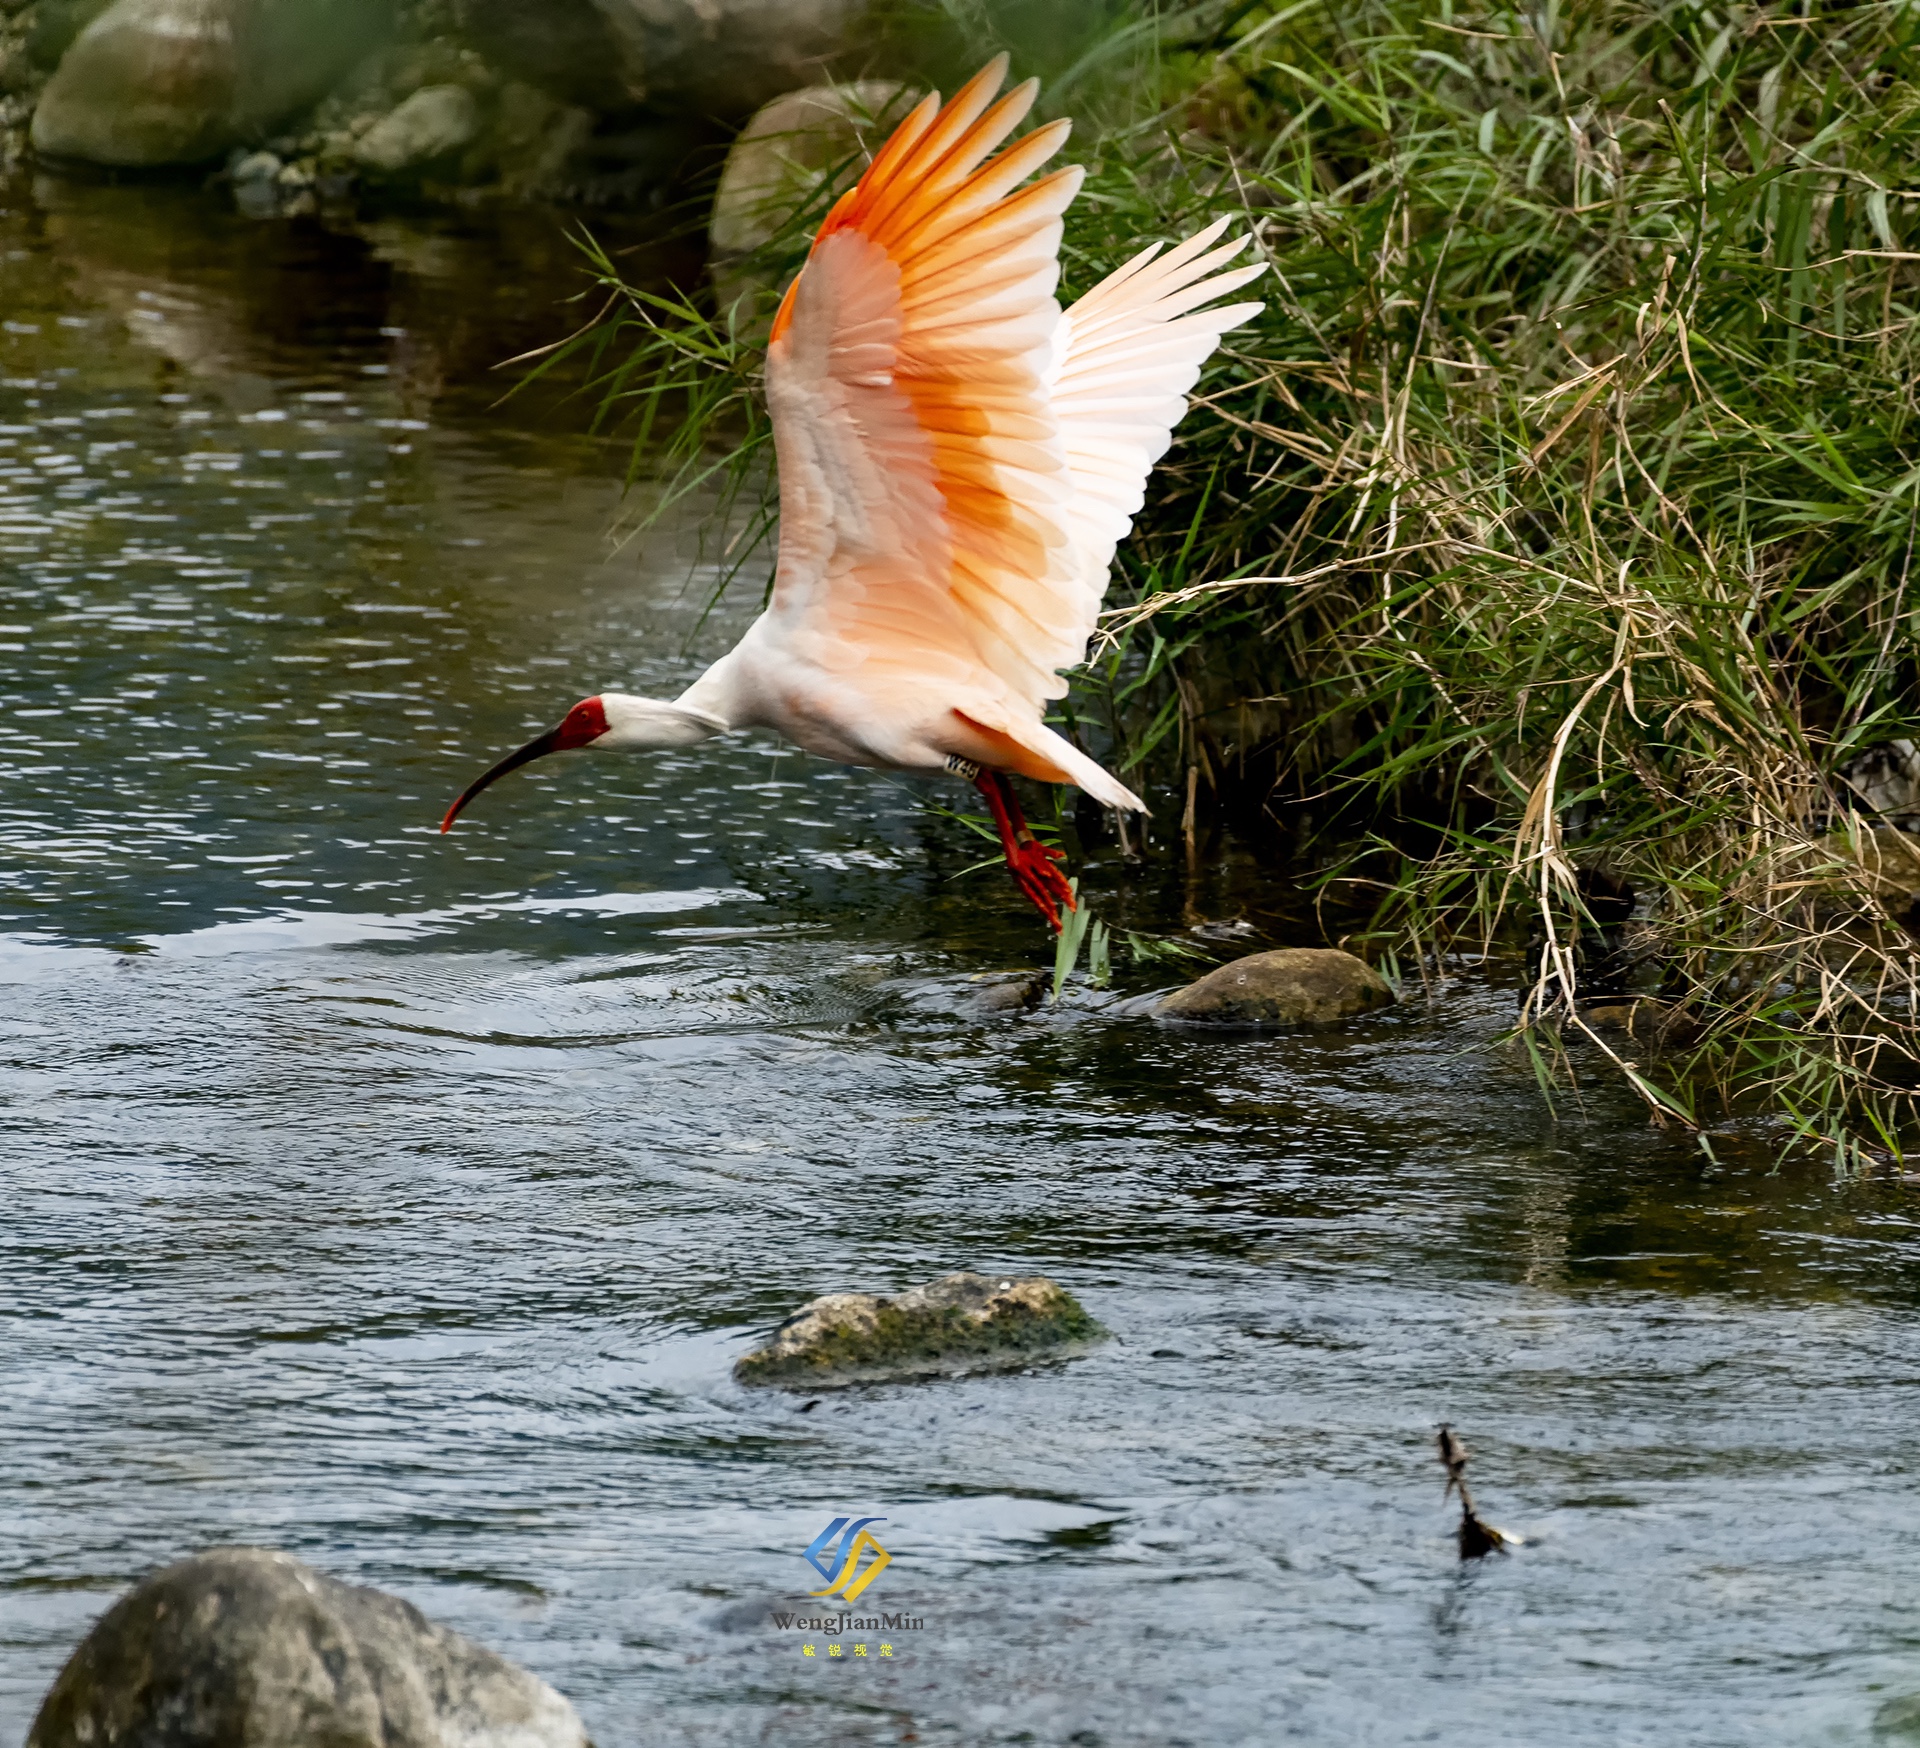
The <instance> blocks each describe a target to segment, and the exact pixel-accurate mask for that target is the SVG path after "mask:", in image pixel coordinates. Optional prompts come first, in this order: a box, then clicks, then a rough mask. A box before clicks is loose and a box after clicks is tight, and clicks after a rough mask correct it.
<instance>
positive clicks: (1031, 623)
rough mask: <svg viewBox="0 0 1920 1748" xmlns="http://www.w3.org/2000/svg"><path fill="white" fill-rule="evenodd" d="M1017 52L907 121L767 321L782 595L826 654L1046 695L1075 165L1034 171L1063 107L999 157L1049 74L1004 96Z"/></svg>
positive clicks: (779, 606) (1059, 559) (1058, 535)
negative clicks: (1066, 244) (1066, 262)
mask: <svg viewBox="0 0 1920 1748" xmlns="http://www.w3.org/2000/svg"><path fill="white" fill-rule="evenodd" d="M1005 65H1006V64H1005V58H1004V57H1002V58H1001V59H1000V60H999V61H996V62H995V63H993V64H992V65H990V66H989V67H987V68H986V69H984V70H983V71H982V72H981V73H980V74H979V75H977V76H976V77H975V78H974V79H972V80H971V81H969V82H968V84H967V85H966V86H964V87H963V88H962V89H961V90H960V91H959V92H958V93H956V94H955V96H954V98H953V100H952V101H951V102H950V103H948V104H946V105H945V106H944V107H941V106H940V105H939V104H938V102H937V100H935V99H933V98H928V99H927V100H926V101H924V102H923V103H922V104H921V105H920V106H919V107H918V108H917V109H915V110H914V111H913V113H912V114H911V115H909V116H908V117H907V119H906V120H905V121H904V122H902V123H901V125H900V127H899V129H898V131H897V132H896V133H895V134H894V136H893V138H892V139H890V140H889V141H888V142H887V144H886V146H885V147H884V148H883V149H882V150H881V152H880V154H879V156H878V157H876V158H875V159H874V161H873V163H872V164H871V165H870V166H869V168H868V170H867V172H866V174H865V175H864V176H863V177H862V178H861V179H860V181H859V183H858V184H857V185H856V186H855V187H854V188H852V189H850V190H849V191H848V192H847V193H846V194H845V195H843V196H842V197H841V198H840V200H839V201H838V202H837V203H836V204H835V206H834V208H833V210H832V211H831V212H830V213H829V214H828V215H827V218H826V220H825V222H824V223H823V224H822V225H821V227H820V232H819V235H818V236H817V237H816V238H815V240H814V245H813V250H812V253H811V254H810V255H809V257H808V261H807V265H806V267H805V268H804V269H803V270H802V271H801V273H800V276H799V277H798V278H797V279H796V280H795V281H794V283H793V285H792V286H791V287H789V289H788V292H787V295H786V297H785V299H784V300H783V301H782V303H781V305H780V309H779V311H778V313H777V315H776V316H775V318H774V324H773V330H772V337H771V341H770V346H769V354H768V371H767V375H768V390H769V398H770V401H771V402H772V406H773V411H774V421H775V439H776V444H777V446H778V450H779V457H780V471H781V521H782V552H781V568H780V574H779V577H778V579H777V583H776V590H775V601H774V610H775V612H776V614H779V615H782V616H783V617H787V618H789V619H803V618H804V619H807V620H810V621H811V622H812V628H813V629H814V630H815V631H817V632H818V633H820V636H819V637H817V638H816V640H815V648H816V653H818V654H820V655H821V657H822V659H826V660H828V661H829V662H832V661H833V660H834V658H835V657H836V656H837V657H838V660H839V663H840V665H851V664H852V663H854V662H856V661H857V662H858V664H859V665H861V666H865V667H884V668H889V669H895V670H900V669H911V668H915V667H916V665H917V666H918V667H919V668H920V669H921V670H922V671H941V672H948V673H954V674H956V675H957V674H958V673H959V672H960V671H961V670H963V669H971V670H973V674H974V676H975V677H976V678H977V680H978V681H980V682H983V683H985V684H986V685H987V686H988V687H989V688H990V689H991V690H992V691H996V692H1004V691H1008V690H1010V691H1012V692H1013V693H1014V694H1015V695H1017V696H1019V697H1021V698H1025V699H1029V700H1031V701H1033V703H1034V704H1035V705H1037V703H1038V700H1039V699H1040V697H1041V696H1043V695H1044V693H1045V692H1046V691H1047V689H1048V685H1049V682H1050V681H1051V679H1052V674H1051V671H1050V669H1049V668H1047V667H1046V666H1044V665H1042V664H1040V663H1037V662H1036V661H1035V660H1034V658H1033V654H1032V651H1033V649H1034V648H1035V645H1036V641H1037V642H1038V644H1039V645H1040V646H1041V647H1043V648H1044V647H1046V646H1049V645H1050V644H1051V642H1052V641H1053V640H1052V639H1051V638H1050V637H1049V636H1048V635H1047V633H1048V632H1049V631H1051V630H1052V629H1054V628H1053V627H1052V626H1051V625H1050V624H1049V623H1048V622H1049V619H1050V618H1051V617H1053V615H1052V614H1051V613H1050V607H1051V605H1052V603H1051V598H1050V596H1049V594H1048V592H1047V591H1046V590H1045V589H1044V588H1042V587H1036V585H1037V584H1039V583H1041V581H1042V579H1044V578H1045V577H1046V576H1047V575H1048V573H1049V572H1050V571H1053V570H1057V569H1059V568H1060V567H1061V566H1062V565H1063V564H1064V563H1065V560H1066V552H1067V545H1068V537H1067V534H1066V531H1065V527H1064V521H1063V517H1062V513H1061V506H1062V505H1063V503H1064V500H1065V497H1066V494H1067V491H1068V481H1067V476H1066V464H1065V458H1064V454H1063V451H1062V449H1061V444H1060V436H1059V430H1058V426H1057V422H1056V421H1055V419H1054V418H1053V416H1052V414H1051V412H1050V410H1049V407H1048V404H1047V391H1046V387H1045V377H1046V374H1047V371H1048V369H1049V365H1050V360H1051V345H1052V337H1053V331H1054V327H1055V325H1056V324H1057V322H1058V320H1059V306H1058V305H1057V304H1056V303H1055V302H1054V297H1053V293H1054V286H1055V284H1056V282H1057V277H1058V269H1057V265H1056V257H1057V254H1058V250H1059V235H1060V215H1061V213H1062V211H1063V210H1064V209H1065V207H1066V205H1067V203H1068V202H1069V201H1070V200H1071V199H1072V198H1073V195H1074V193H1075V191H1076V190H1077V188H1078V186H1079V181H1080V172H1079V171H1078V170H1077V169H1068V170H1061V171H1057V172H1055V173H1054V174H1053V175H1051V176H1047V177H1044V178H1042V179H1041V180H1039V181H1037V182H1034V183H1032V184H1031V185H1029V186H1027V187H1025V188H1020V186H1019V185H1020V184H1021V183H1022V182H1024V181H1025V180H1026V178H1027V177H1028V176H1029V175H1031V174H1032V172H1033V171H1034V170H1035V169H1037V168H1038V167H1039V166H1040V165H1041V164H1042V163H1044V162H1045V161H1046V159H1047V158H1049V157H1051V156H1052V155H1053V154H1054V153H1055V152H1056V151H1058V150H1059V148H1060V145H1061V142H1062V141H1063V140H1064V139H1065V138H1066V134H1067V125H1066V123H1064V122H1055V123H1052V124H1050V125H1049V126H1046V127H1042V128H1037V129H1035V130H1034V132H1033V133H1031V134H1029V135H1028V136H1027V137H1026V138H1025V139H1023V140H1021V141H1019V142H1018V143H1016V144H1015V145H1014V146H1012V147H1011V148H1009V149H1008V150H1007V151H1005V152H1003V153H1001V154H1000V156H998V157H997V158H993V157H990V154H992V153H993V151H994V149H995V148H996V147H997V146H999V145H1000V144H1001V142H1002V141H1003V140H1004V139H1005V138H1006V137H1007V135H1008V134H1009V133H1011V132H1012V131H1013V129H1014V128H1015V127H1017V126H1018V125H1019V123H1020V121H1021V120H1022V119H1023V118H1024V117H1025V115H1026V113H1027V111H1028V110H1029V109H1030V108H1031V107H1032V105H1033V100H1034V95H1035V90H1036V87H1035V85H1034V84H1033V82H1031V81H1029V82H1028V83H1027V84H1025V85H1022V86H1020V87H1018V88H1017V89H1015V90H1013V91H1011V92H1009V93H1008V94H1007V95H1006V96H1004V97H1002V98H1000V100H999V101H998V102H995V101H993V98H994V93H995V92H996V91H997V89H998V88H999V85H1000V83H1001V80H1002V79H1003V78H1004V76H1005ZM1015 190H1018V192H1015ZM929 511H931V514H929V513H928V512H929ZM833 645H837V646H838V648H837V649H835V648H833V647H831V646H833Z"/></svg>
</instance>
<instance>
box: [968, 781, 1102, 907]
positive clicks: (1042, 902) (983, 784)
mask: <svg viewBox="0 0 1920 1748" xmlns="http://www.w3.org/2000/svg"><path fill="white" fill-rule="evenodd" d="M973 781H974V787H975V788H977V789H978V790H979V791H980V793H981V794H982V795H984V796H985V797H986V798H987V806H988V807H990V808H991V809H992V810H993V823H994V824H995V825H996V826H997V827H999V830H1000V848H1001V850H1002V852H1003V853H1004V854H1005V856H1006V858H1007V871H1008V872H1009V873H1010V874H1012V876H1013V882H1014V884H1015V885H1016V886H1018V887H1019V888H1020V890H1021V891H1022V892H1024V893H1025V894H1026V895H1027V899H1028V902H1029V903H1031V904H1032V906H1033V908H1034V909H1035V910H1037V911H1038V912H1039V913H1040V914H1041V915H1042V916H1043V917H1045V918H1046V919H1047V927H1048V928H1050V929H1052V930H1053V932H1054V933H1055V934H1056V935H1057V934H1059V932H1060V929H1061V915H1060V913H1061V911H1062V910H1063V909H1065V910H1077V909H1078V908H1079V907H1078V906H1077V905H1076V904H1075V903H1074V898H1073V888H1072V887H1071V886H1069V885H1068V884H1067V877H1066V875H1064V874H1062V873H1061V872H1060V864H1061V863H1062V862H1063V861H1065V860H1066V858H1065V857H1064V856H1062V855H1061V854H1060V852H1059V851H1058V850H1050V849H1048V848H1047V846H1046V845H1045V844H1043V843H1041V842H1040V841H1039V840H1038V839H1037V838H1035V837H1034V835H1033V832H1032V829H1031V828H1030V827H1029V826H1028V824H1027V820H1026V815H1024V814H1023V813H1022V812H1021V811H1020V803H1019V802H1018V801H1017V800H1016V799H1015V798H1014V793H1013V785H1012V784H1011V783H1009V782H1008V781H1007V780H1006V778H1005V777H1004V776H1002V775H1001V773H1000V772H998V771H981V772H980V773H979V774H978V775H977V776H976V777H975V778H974V780H973Z"/></svg>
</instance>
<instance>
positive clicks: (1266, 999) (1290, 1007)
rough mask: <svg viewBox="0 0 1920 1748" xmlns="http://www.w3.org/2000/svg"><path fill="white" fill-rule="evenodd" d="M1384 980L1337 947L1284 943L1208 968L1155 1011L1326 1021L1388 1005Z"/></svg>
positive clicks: (1206, 1018)
mask: <svg viewBox="0 0 1920 1748" xmlns="http://www.w3.org/2000/svg"><path fill="white" fill-rule="evenodd" d="M1393 1000H1394V995H1393V991H1392V989H1391V988H1389V987H1388V985H1387V980H1386V979H1385V978H1384V977H1382V976H1381V975H1380V973H1379V972H1377V971H1375V970H1374V969H1373V967H1372V966H1370V965H1369V964H1368V963H1367V962H1366V961H1365V960H1364V959H1360V958H1356V957H1355V956H1354V955H1353V954H1351V953H1346V952H1342V951H1341V950H1340V949H1339V948H1337V947H1282V948H1281V949H1279V950H1278V951H1277V952H1272V953H1253V954H1249V955H1248V956H1247V957H1246V958H1244V959H1235V960H1234V961H1233V962H1232V963H1231V964H1228V965H1222V966H1220V967H1219V969H1217V970H1214V971H1209V972H1208V973H1207V975H1206V976H1205V977H1202V978H1200V979H1199V980H1198V981H1197V982H1194V983H1190V984H1188V985H1187V987H1186V988H1185V989H1179V990H1175V991H1174V993H1173V994H1172V995H1170V996H1168V997H1167V998H1166V1000H1165V1001H1163V1002H1161V1003H1160V1005H1159V1006H1158V1007H1156V1008H1155V1009H1154V1010H1153V1011H1154V1014H1155V1016H1156V1017H1157V1018H1159V1019H1163V1020H1184V1021H1187V1022H1189V1023H1192V1024H1200V1025H1214V1026H1325V1025H1331V1024H1332V1023H1334V1022H1335V1021H1338V1020H1346V1019H1351V1018H1353V1017H1354V1016H1355V1015H1356V1014H1364V1013H1370V1012H1371V1011H1372V1010H1373V1009H1375V1008H1383V1007H1391V1006H1392V1005H1393Z"/></svg>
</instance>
